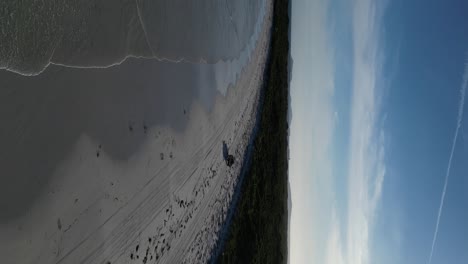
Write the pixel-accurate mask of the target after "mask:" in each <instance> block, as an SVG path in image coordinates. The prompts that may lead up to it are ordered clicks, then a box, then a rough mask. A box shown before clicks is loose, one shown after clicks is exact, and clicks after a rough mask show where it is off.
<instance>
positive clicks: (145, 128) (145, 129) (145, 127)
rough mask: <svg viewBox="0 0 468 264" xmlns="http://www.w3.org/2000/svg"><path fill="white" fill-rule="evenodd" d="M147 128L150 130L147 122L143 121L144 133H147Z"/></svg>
mask: <svg viewBox="0 0 468 264" xmlns="http://www.w3.org/2000/svg"><path fill="white" fill-rule="evenodd" d="M147 130H148V127H147V126H146V124H145V123H143V133H145V134H146V131H147Z"/></svg>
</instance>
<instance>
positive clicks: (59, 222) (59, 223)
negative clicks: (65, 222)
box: [57, 218, 62, 230]
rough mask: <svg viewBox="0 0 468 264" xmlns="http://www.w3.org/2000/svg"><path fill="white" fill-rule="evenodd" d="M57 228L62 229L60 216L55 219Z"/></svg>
mask: <svg viewBox="0 0 468 264" xmlns="http://www.w3.org/2000/svg"><path fill="white" fill-rule="evenodd" d="M57 228H58V230H62V222H61V221H60V218H58V219H57Z"/></svg>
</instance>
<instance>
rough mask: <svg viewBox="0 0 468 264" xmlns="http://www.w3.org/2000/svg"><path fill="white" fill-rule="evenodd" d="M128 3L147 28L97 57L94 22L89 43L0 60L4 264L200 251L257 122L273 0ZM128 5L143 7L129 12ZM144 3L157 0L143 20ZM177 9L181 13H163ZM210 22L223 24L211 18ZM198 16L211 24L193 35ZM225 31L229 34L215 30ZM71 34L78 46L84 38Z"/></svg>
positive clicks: (126, 259) (170, 256) (167, 257)
mask: <svg viewBox="0 0 468 264" xmlns="http://www.w3.org/2000/svg"><path fill="white" fill-rule="evenodd" d="M88 2H89V1H88ZM122 2H125V1H122ZM132 2H133V1H132ZM136 2H137V4H136V5H133V6H132V5H130V6H132V8H134V9H131V8H130V9H129V10H128V12H129V17H128V21H130V22H128V23H127V25H133V24H137V23H138V21H135V19H137V18H140V19H141V21H139V23H141V24H144V26H143V27H141V25H140V27H138V26H135V28H139V30H136V29H135V30H129V31H128V32H130V33H132V34H134V35H132V34H130V33H128V32H127V31H126V32H127V33H125V34H124V33H122V34H123V35H125V36H124V37H122V39H127V40H128V39H134V40H136V41H135V42H132V43H131V45H130V44H128V42H125V41H123V40H121V39H119V40H117V41H122V43H124V42H125V43H127V44H128V45H127V46H125V47H126V48H122V47H123V46H121V47H118V48H116V50H109V55H106V54H105V55H104V56H100V57H99V56H97V55H96V54H99V52H102V51H103V50H105V47H106V46H108V45H109V44H106V43H105V41H104V39H106V38H108V37H109V36H104V35H102V34H100V33H99V32H98V31H96V32H94V33H93V34H96V37H94V36H93V37H92V38H94V39H98V41H97V42H96V43H97V44H96V43H95V44H94V45H96V46H94V47H95V48H93V49H89V48H86V49H84V48H83V49H81V51H83V53H80V52H78V53H70V52H72V51H76V50H66V49H65V47H71V46H73V45H71V44H66V42H60V45H58V46H56V47H54V53H53V54H54V55H53V56H50V57H49V58H47V59H46V60H41V61H40V62H38V63H37V64H35V66H34V67H32V68H28V67H23V66H24V65H26V66H27V63H24V61H23V62H19V64H17V66H18V65H20V66H21V65H23V66H21V67H20V66H18V67H16V68H9V67H8V65H12V64H8V63H6V64H5V61H7V60H4V61H2V65H0V66H1V67H2V68H3V69H2V70H0V87H1V89H0V120H2V124H1V125H0V146H1V150H0V168H1V172H0V173H1V175H0V256H1V257H0V258H1V259H0V262H1V263H7V264H9V263H134V262H135V263H205V262H207V261H208V260H209V258H210V254H211V253H212V249H213V248H214V246H215V245H216V242H217V234H218V231H219V228H220V227H221V225H222V223H223V221H224V219H225V216H226V212H227V209H228V207H229V203H230V201H231V197H232V194H233V190H234V186H235V184H236V181H237V176H238V175H239V171H240V169H241V167H242V160H243V158H242V157H243V154H244V151H245V148H246V146H247V143H248V141H249V137H250V133H251V131H252V127H253V124H254V121H255V110H256V104H257V99H258V95H259V89H260V87H261V84H262V81H263V79H262V78H263V76H262V74H263V69H264V67H265V61H266V55H267V53H266V52H267V49H268V45H269V40H270V28H271V19H272V17H271V14H272V5H271V1H269V0H265V1H259V3H262V4H255V5H253V6H248V8H247V10H248V11H249V12H247V13H245V12H242V6H241V5H239V4H237V5H236V4H233V5H235V6H228V4H225V5H221V4H219V5H214V6H213V5H211V6H210V5H209V4H206V6H205V5H200V6H201V7H197V8H194V9H193V10H191V11H190V10H189V11H190V12H189V11H184V12H181V13H180V14H175V13H177V12H176V11H177V10H186V9H184V8H181V7H180V6H179V7H178V5H181V4H182V2H181V1H172V4H171V5H169V6H165V7H164V8H165V9H164V8H162V7H161V6H159V5H158V6H151V5H150V2H149V1H148V2H145V1H136ZM96 3H98V4H101V5H103V7H105V6H106V5H108V3H107V2H106V1H100V2H96ZM158 3H166V2H158ZM127 4H128V3H127ZM166 4H167V3H166ZM244 4H245V3H244ZM90 5H91V2H90ZM145 5H146V6H145ZM245 5H247V4H245ZM139 6H144V8H143V9H144V10H146V11H145V12H146V13H141V12H140V14H137V15H135V13H134V12H137V13H138V7H139ZM210 8H214V11H213V10H211V9H210ZM143 9H142V10H143ZM93 10H94V9H93ZM97 10H99V8H98V9H97ZM119 10H121V9H119ZM151 10H161V11H160V12H159V13H158V14H157V16H154V17H148V16H150V13H148V12H150V11H151ZM219 10H224V11H223V12H226V11H225V10H228V11H229V14H231V17H230V16H227V20H226V18H225V14H224V13H222V12H221V11H219ZM114 11H115V12H116V14H117V13H118V12H120V11H118V10H117V11H116V10H114ZM67 12H70V10H67ZM207 12H211V13H212V14H218V16H219V17H218V18H216V16H214V17H213V18H211V20H210V19H208V18H207V17H206V13H207ZM111 13H112V12H111ZM169 14H172V15H173V17H172V18H170V19H168V18H166V20H164V19H163V17H164V15H166V16H168V15H169ZM181 14H185V16H186V17H188V18H187V19H186V20H184V21H185V23H182V24H180V23H179V24H178V23H176V22H174V21H172V22H171V19H172V20H173V19H175V18H174V17H177V15H181ZM90 16H91V17H99V16H94V15H90ZM152 19H153V20H152ZM203 19H204V20H203ZM213 19H217V20H216V21H218V20H219V21H220V22H218V23H212V24H213V25H211V22H212V21H213ZM196 20H202V22H201V23H194V22H193V21H196ZM142 21H143V22H142ZM229 21H233V22H229ZM86 22H87V23H90V22H89V21H88V20H86ZM103 23H104V22H103ZM72 24H73V23H72ZM172 24H174V25H178V27H176V28H171V27H170V25H172ZM187 25H192V28H188V29H187V28H186V27H187ZM203 25H211V26H210V27H219V28H215V29H210V30H212V31H213V32H214V33H211V34H212V35H213V36H211V35H208V33H204V34H205V35H202V32H204V31H205V30H206V28H205V29H204V28H203ZM215 25H216V26H215ZM184 26H185V29H184ZM111 27H112V24H111V23H110V22H109V24H106V25H105V26H103V27H102V28H104V29H106V28H111ZM179 27H180V28H179ZM82 28H83V29H86V28H87V27H86V26H83V27H82ZM142 28H144V30H143V31H146V32H142V31H141V29H142ZM226 28H231V30H233V31H232V32H231V33H229V32H227V33H226V36H225V37H223V35H220V34H221V33H220V32H222V31H223V29H226ZM115 30H116V32H117V31H118V32H121V31H119V28H117V29H115ZM171 30H175V32H177V30H179V32H186V34H185V33H184V34H172V35H171V34H169V33H168V32H169V31H171ZM184 30H185V31H184ZM135 32H137V33H135ZM2 34H5V33H2ZM80 34H81V33H80ZM80 34H77V35H74V36H77V38H78V39H77V40H76V39H75V40H76V42H75V43H82V44H80V45H82V46H81V47H84V46H83V45H84V44H83V43H87V42H86V41H84V40H83V41H82V40H80V37H81V36H82V35H80ZM83 34H85V35H86V34H88V33H83ZM116 34H117V33H116ZM135 34H136V35H135ZM196 34H198V35H196ZM142 35H146V37H143V36H142ZM236 35H237V37H235V36H236ZM4 36H5V35H3V37H4ZM97 36H100V38H102V39H101V40H99V39H100V38H98V37H97ZM150 36H151V37H150ZM158 36H168V37H167V38H164V39H162V40H161V39H158V38H157V37H158ZM169 36H172V38H171V37H169ZM62 38H63V37H62ZM233 38H236V39H237V40H236V41H235V42H234V41H233V40H232V39H233ZM65 39H72V38H71V37H70V38H69V37H67V38H65ZM143 39H144V40H143ZM142 42H146V44H145V43H142ZM99 43H101V44H99ZM135 43H137V44H138V43H139V44H138V45H136V44H135ZM171 43H174V44H171ZM191 43H193V45H192V44H191ZM209 43H215V44H209ZM229 43H235V44H229ZM62 45H63V49H61V48H60V47H62ZM86 45H88V44H86ZM99 45H101V46H99ZM145 45H146V46H145ZM210 45H214V46H215V47H220V48H219V49H213V48H209V47H211V46H210ZM128 47H130V48H128ZM129 50H131V51H130V52H129ZM85 51H86V52H85ZM182 51H183V52H182ZM71 54H75V55H74V56H71ZM76 54H78V55H76ZM0 55H2V56H4V55H5V52H4V50H0ZM49 55H50V54H49ZM45 57H47V56H45ZM96 57H99V59H98V60H96V61H93V60H91V59H92V58H96ZM4 58H6V57H4ZM9 58H10V59H11V58H12V57H11V56H10V57H9ZM5 65H6V66H5ZM21 69H23V70H24V71H22V72H21ZM30 73H34V74H30ZM25 75H31V76H25ZM223 141H225V142H226V144H227V146H228V148H229V153H230V154H232V155H233V156H234V157H235V161H236V162H235V163H234V165H233V166H232V167H228V166H227V165H226V163H225V161H224V159H223V155H222V154H223V153H222V142H223Z"/></svg>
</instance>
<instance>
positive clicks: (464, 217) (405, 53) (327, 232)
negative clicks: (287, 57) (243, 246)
mask: <svg viewBox="0 0 468 264" xmlns="http://www.w3.org/2000/svg"><path fill="white" fill-rule="evenodd" d="M464 2H465V1H462V0H459V1H432V0H430V1H422V0H412V1H403V0H397V1H372V0H354V1H347V0H294V1H293V4H292V21H291V27H292V36H291V38H292V43H291V53H292V58H293V61H294V64H293V75H292V81H291V103H292V105H291V109H292V119H291V126H290V127H291V134H290V135H291V136H290V165H289V166H290V172H289V175H290V183H291V191H292V214H291V229H290V261H291V263H337V264H339V263H350V264H354V263H411V264H413V263H429V262H430V263H468V224H467V223H468V124H466V123H467V122H468V120H466V119H467V117H465V113H466V112H467V110H466V108H468V107H467V106H466V105H465V104H463V103H464V96H462V95H463V94H462V91H464V89H466V86H467V81H468V69H467V68H468V66H466V63H467V61H468V15H466V14H467V13H466V10H468V2H467V3H464ZM464 76H465V77H464ZM458 124H459V128H458V130H457V125H458ZM457 131H458V132H457ZM456 132H457V134H456ZM450 157H452V159H451V163H450V165H449V159H450ZM448 169H449V173H448V174H447V172H448ZM447 175H448V177H447ZM446 180H447V185H446V189H445V196H444V199H443V205H442V207H441V201H442V193H443V190H444V185H445V182H446ZM440 208H441V209H440ZM438 219H439V221H438ZM436 226H438V227H437V228H436ZM436 229H437V232H436ZM431 252H432V257H431Z"/></svg>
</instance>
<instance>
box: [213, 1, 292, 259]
mask: <svg viewBox="0 0 468 264" xmlns="http://www.w3.org/2000/svg"><path fill="white" fill-rule="evenodd" d="M288 30H289V15H288V0H275V1H274V15H273V29H272V39H271V41H272V42H271V46H270V54H269V62H268V63H269V65H268V66H267V67H268V68H267V69H266V71H265V73H266V79H265V82H266V83H265V87H264V89H265V90H264V94H263V96H264V97H263V106H262V112H261V114H260V123H259V127H258V129H259V130H258V132H257V133H258V134H257V137H256V139H255V141H254V149H253V153H252V163H251V166H250V168H249V170H248V172H247V174H246V175H245V178H244V181H243V185H242V187H241V195H240V198H239V200H238V204H237V208H236V209H235V212H234V218H233V219H232V223H231V225H230V227H229V231H228V236H227V240H226V242H225V244H224V249H222V252H221V254H220V255H219V258H218V260H217V262H219V263H286V262H287V225H288V208H287V206H288V204H287V203H288V174H287V172H288V162H287V150H288V141H287V140H288V139H287V135H288V123H287V112H288V93H289V91H288V85H289V81H288V58H289V40H288Z"/></svg>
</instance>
